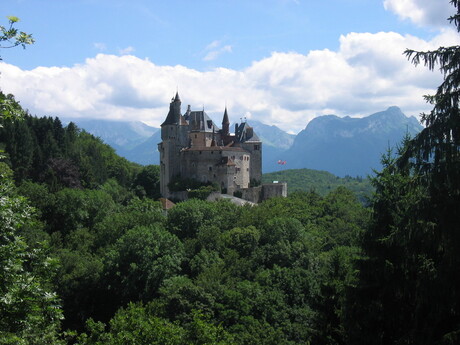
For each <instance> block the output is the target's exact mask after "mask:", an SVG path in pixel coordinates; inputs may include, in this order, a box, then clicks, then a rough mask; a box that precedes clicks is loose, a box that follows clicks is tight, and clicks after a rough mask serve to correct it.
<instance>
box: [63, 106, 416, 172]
mask: <svg viewBox="0 0 460 345" xmlns="http://www.w3.org/2000/svg"><path fill="white" fill-rule="evenodd" d="M70 121H73V122H74V123H76V125H77V126H78V127H80V128H82V129H84V130H86V131H87V132H89V133H91V134H93V135H94V136H96V137H99V138H101V139H102V140H103V141H104V142H105V143H107V144H109V145H110V146H112V147H113V148H114V149H115V150H116V152H117V153H118V154H119V155H121V156H123V157H125V158H127V159H128V160H130V161H133V162H136V163H139V164H143V165H147V164H159V154H158V150H157V144H158V143H159V142H160V141H161V131H160V130H159V128H155V127H151V126H148V125H146V124H144V123H142V122H136V121H130V122H128V121H111V120H87V119H63V123H64V124H65V123H68V122H70ZM249 124H250V125H251V126H252V127H254V131H255V133H257V135H258V136H259V137H260V139H261V140H262V142H263V144H264V146H263V160H262V162H263V166H262V170H263V172H264V173H269V172H274V171H279V170H284V169H301V168H308V169H315V170H324V171H328V172H330V173H333V174H334V175H337V176H341V177H343V176H346V175H349V176H366V175H368V174H370V173H372V169H379V168H380V167H381V166H380V157H381V155H382V154H383V153H385V152H386V151H387V150H388V148H390V147H394V146H396V145H398V144H399V143H400V142H401V140H402V139H403V137H404V136H405V135H406V134H409V135H410V136H414V135H416V134H417V133H418V132H420V131H421V130H422V128H423V127H422V126H421V125H420V123H419V122H418V121H417V119H416V118H415V117H407V116H406V115H404V114H403V113H402V112H401V110H400V109H399V108H398V107H390V108H388V109H387V110H385V111H381V112H378V113H375V114H372V115H369V116H367V117H362V118H352V117H349V116H347V117H338V116H336V115H324V116H318V117H316V118H314V119H313V120H312V121H310V122H309V123H308V125H307V126H306V127H305V129H304V130H302V131H301V132H299V134H297V135H293V134H288V133H286V132H284V131H283V130H281V129H279V128H278V127H276V126H269V125H266V124H263V123H261V122H258V121H250V122H249ZM280 162H286V163H285V164H279V163H280Z"/></svg>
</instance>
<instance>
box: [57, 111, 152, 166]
mask: <svg viewBox="0 0 460 345" xmlns="http://www.w3.org/2000/svg"><path fill="white" fill-rule="evenodd" d="M70 121H72V122H74V123H75V124H76V125H77V126H78V127H79V128H81V129H84V130H85V131H86V132H88V133H90V134H92V135H94V136H96V137H99V138H101V139H102V140H103V141H104V143H106V144H108V145H110V146H112V147H113V148H114V149H115V151H116V152H117V154H118V155H120V156H122V157H124V158H126V159H128V160H130V161H132V162H135V163H139V164H143V165H147V164H159V155H158V149H157V144H158V143H159V142H160V141H161V138H160V136H161V132H160V130H159V128H155V127H151V126H148V125H146V124H145V123H143V122H140V121H113V120H92V119H80V118H75V119H70V118H63V119H62V122H63V123H64V124H67V123H69V122H70Z"/></svg>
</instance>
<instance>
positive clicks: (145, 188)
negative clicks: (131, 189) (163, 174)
mask: <svg viewBox="0 0 460 345" xmlns="http://www.w3.org/2000/svg"><path fill="white" fill-rule="evenodd" d="M134 185H135V186H139V188H136V194H137V195H138V196H139V197H142V196H147V197H149V198H151V199H154V200H156V199H158V198H160V197H161V194H160V166H158V165H147V166H145V167H143V168H142V170H141V171H140V172H139V173H138V174H137V176H136V178H135V179H134Z"/></svg>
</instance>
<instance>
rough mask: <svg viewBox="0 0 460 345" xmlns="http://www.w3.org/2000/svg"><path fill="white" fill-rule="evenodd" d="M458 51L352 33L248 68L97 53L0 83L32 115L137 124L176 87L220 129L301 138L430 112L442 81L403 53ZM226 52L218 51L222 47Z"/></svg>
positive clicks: (7, 74)
mask: <svg viewBox="0 0 460 345" xmlns="http://www.w3.org/2000/svg"><path fill="white" fill-rule="evenodd" d="M452 44H460V41H459V39H458V35H457V34H455V32H451V31H447V30H446V31H443V32H442V33H441V34H439V35H438V36H436V37H434V38H433V39H432V40H431V41H424V40H421V39H419V38H417V37H414V36H410V35H406V36H403V35H400V34H398V33H393V32H380V33H376V34H370V33H350V34H348V35H344V36H342V37H340V48H339V49H338V50H337V51H331V50H327V49H325V50H315V51H311V52H309V53H308V54H306V55H304V54H300V53H295V52H290V53H282V52H274V53H272V54H271V56H269V57H267V58H265V59H262V60H259V61H255V62H253V63H252V64H251V65H250V66H248V67H247V68H245V69H242V70H233V69H228V68H215V69H212V70H208V71H198V70H195V69H191V68H187V67H184V66H181V65H177V66H160V65H156V64H155V63H153V62H151V61H149V60H147V59H145V60H143V59H139V58H137V57H135V56H132V55H123V56H114V55H107V54H98V55H97V56H96V57H94V58H90V59H87V60H86V61H85V62H84V63H83V64H79V65H75V66H73V67H65V68H64V67H59V68H58V67H51V68H49V67H39V68H36V69H33V70H21V69H19V68H18V67H16V66H14V65H10V64H7V63H4V62H2V63H0V72H1V76H0V78H1V79H0V82H1V85H2V89H3V91H4V92H5V93H12V94H14V95H15V96H16V98H17V100H19V101H20V102H21V104H22V105H23V106H24V107H25V108H28V109H29V110H30V112H31V113H32V114H36V115H40V116H42V115H48V116H61V117H88V118H110V119H120V120H121V119H123V120H139V121H143V122H146V123H148V124H150V125H154V126H157V127H158V126H159V125H160V124H161V123H162V122H163V120H164V118H165V116H166V114H167V112H168V107H169V102H170V99H171V97H172V96H173V95H174V94H175V91H176V89H177V87H178V88H179V93H180V96H181V99H182V101H183V111H185V109H186V105H187V104H190V105H191V106H192V109H201V108H202V106H203V105H204V106H205V110H206V112H207V113H208V114H209V115H210V116H211V117H212V118H213V119H214V120H215V121H216V122H217V123H219V122H220V121H221V118H222V114H223V111H224V107H225V104H227V106H228V109H229V115H230V118H231V119H230V120H231V121H238V120H239V119H240V118H242V117H247V118H248V121H249V122H250V121H251V120H258V121H261V122H264V123H267V124H275V125H277V126H279V127H280V128H282V129H284V130H286V131H290V132H298V131H300V130H302V129H303V128H305V126H306V125H307V123H308V122H309V121H310V120H311V119H312V118H314V117H316V116H318V115H322V114H336V115H339V116H345V115H350V116H364V115H369V114H371V113H374V112H377V111H381V110H385V109H386V108H387V107H389V106H392V105H397V106H399V107H401V108H402V110H403V111H404V112H405V113H406V115H418V114H419V113H420V112H422V111H428V110H429V109H430V106H429V105H427V104H426V103H425V101H424V100H423V97H422V95H424V94H430V93H433V92H434V89H435V88H436V87H437V85H439V83H440V82H441V79H442V76H441V74H440V73H436V72H430V71H428V70H427V69H426V68H424V67H423V66H418V67H414V66H413V65H411V64H410V62H408V61H407V59H406V57H405V56H404V55H403V54H402V52H403V51H404V50H405V49H406V48H408V47H410V48H413V49H416V50H430V49H435V48H436V47H438V46H440V45H443V46H447V45H452ZM217 47H221V45H217Z"/></svg>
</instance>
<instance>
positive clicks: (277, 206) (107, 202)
mask: <svg viewBox="0 0 460 345" xmlns="http://www.w3.org/2000/svg"><path fill="white" fill-rule="evenodd" d="M451 3H452V4H453V5H454V7H455V9H456V11H457V12H456V14H455V15H454V16H452V17H451V19H450V20H451V21H452V22H453V23H454V24H455V25H456V26H457V27H458V28H459V31H460V15H459V13H460V12H459V10H460V2H459V1H457V0H452V1H451ZM405 54H406V56H407V58H408V59H409V60H410V62H412V63H413V64H415V65H418V64H422V65H425V66H427V67H428V68H430V69H435V68H440V69H441V71H442V72H443V74H444V81H443V83H442V84H441V85H440V86H439V88H438V89H437V92H436V94H435V95H432V96H426V98H427V101H428V102H430V103H431V104H432V105H433V110H432V111H431V112H430V113H427V114H423V115H422V121H423V123H424V125H425V129H424V130H422V132H420V134H418V135H417V136H416V137H414V138H409V137H408V138H405V140H404V141H403V142H402V143H401V144H400V145H399V146H398V147H396V148H394V149H393V150H391V149H389V150H388V152H386V153H385V154H384V155H383V156H382V163H383V169H382V170H381V171H379V172H376V173H375V176H374V177H373V178H372V179H371V183H372V186H373V190H374V191H373V193H372V195H371V196H370V198H369V200H368V202H367V203H365V204H364V203H363V202H361V201H360V199H359V197H360V196H359V195H357V194H355V192H353V191H351V190H350V189H347V188H346V187H344V186H338V187H337V188H330V191H328V192H327V193H322V194H319V193H318V192H316V191H315V190H314V188H313V189H310V190H307V191H305V190H303V191H302V190H298V191H294V192H291V193H290V194H289V196H288V197H286V198H272V199H269V200H266V201H264V202H262V203H261V204H259V205H257V206H236V205H234V204H231V203H230V202H228V201H225V200H221V201H217V202H208V201H204V200H200V199H198V198H191V199H189V200H187V201H184V202H180V203H177V204H176V205H175V206H174V207H173V208H172V209H170V210H169V211H168V212H167V213H166V212H165V211H163V209H162V207H161V204H160V202H159V201H157V200H158V198H159V196H160V195H159V188H158V178H159V171H158V166H140V165H137V164H134V163H131V162H129V161H127V160H125V159H123V158H121V157H119V156H117V155H116V154H115V152H114V150H113V149H112V148H111V147H110V146H108V145H106V144H104V143H103V142H102V141H101V140H100V139H98V138H95V137H93V136H92V135H90V134H88V133H86V132H85V131H83V130H81V129H79V128H78V127H76V126H75V125H74V124H73V123H70V124H69V125H67V126H65V127H64V126H63V125H62V123H61V122H60V120H59V118H57V117H54V118H52V117H42V118H39V117H35V116H32V115H30V114H29V113H28V112H27V111H25V110H23V109H22V107H21V106H20V103H18V102H17V101H16V100H15V98H14V96H13V95H5V94H3V93H0V112H1V117H0V155H1V159H0V344H24V345H28V344H38V345H41V344H43V345H44V344H53V345H54V344H56V345H58V344H78V345H96V344H97V345H100V344H114V345H121V344H221V345H224V344H267V345H268V344H286V345H287V344H319V345H321V344H331V345H332V344H379V345H383V344H458V343H460V292H459V291H460V256H459V254H458V253H459V249H460V233H459V231H458V224H460V212H459V210H460V207H459V205H460V185H459V184H460V111H459V107H458V101H459V93H458V89H459V79H458V75H459V71H460V47H456V46H455V47H447V48H444V47H441V48H439V49H438V50H436V51H432V52H417V51H412V50H407V51H406V52H405Z"/></svg>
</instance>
